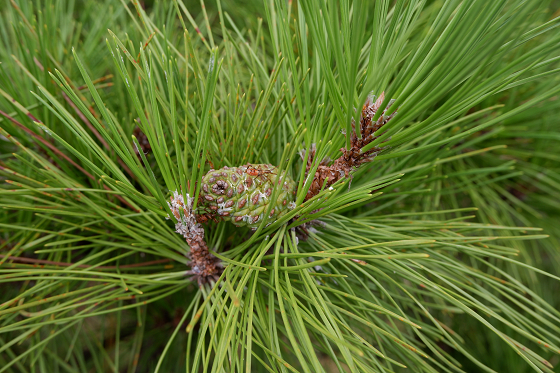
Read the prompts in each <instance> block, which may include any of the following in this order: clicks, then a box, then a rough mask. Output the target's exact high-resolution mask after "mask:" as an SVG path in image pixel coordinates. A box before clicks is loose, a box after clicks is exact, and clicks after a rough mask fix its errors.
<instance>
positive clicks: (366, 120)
mask: <svg viewBox="0 0 560 373" xmlns="http://www.w3.org/2000/svg"><path fill="white" fill-rule="evenodd" d="M384 98H385V93H382V94H381V96H379V98H378V99H377V100H376V101H375V102H373V99H372V97H368V99H367V101H366V102H365V104H364V106H363V107H362V114H361V117H360V128H359V130H360V134H361V138H358V136H357V135H356V124H355V122H354V120H353V119H352V134H351V136H350V149H346V148H342V149H340V151H341V152H342V155H341V156H340V157H339V158H338V159H337V160H335V161H334V163H333V164H332V165H330V166H329V165H328V163H330V162H329V161H330V160H328V159H323V160H321V162H320V163H319V166H318V167H317V171H315V175H314V177H313V181H312V182H311V186H310V188H309V190H308V191H307V195H306V196H305V200H306V201H307V200H308V199H311V198H313V197H314V196H316V195H317V194H319V192H320V191H321V188H322V187H323V185H324V186H325V188H328V187H330V186H331V185H332V184H334V183H336V182H337V181H338V180H340V179H342V178H344V177H349V176H350V171H352V170H353V169H354V168H357V167H359V166H360V165H362V164H364V163H367V162H371V161H372V160H373V159H374V158H375V156H376V155H377V153H378V152H379V151H381V150H382V148H381V147H378V146H376V147H373V148H371V149H370V150H368V151H366V152H363V153H362V152H361V151H362V148H364V147H365V146H366V145H368V144H370V143H371V142H372V141H373V140H375V139H376V138H378V137H379V136H375V135H374V134H375V132H376V131H378V130H379V129H380V128H381V127H383V126H384V125H385V124H386V123H387V122H388V121H389V120H390V119H391V118H393V116H395V114H396V112H394V113H393V114H391V115H388V116H386V115H385V113H386V111H387V110H388V109H389V108H390V106H391V105H392V103H393V100H391V101H390V102H389V104H388V105H387V107H386V108H385V110H384V111H383V115H380V116H379V118H378V119H377V120H376V121H375V122H374V121H372V119H373V117H374V115H375V113H376V112H377V110H379V108H380V107H381V104H382V103H383V100H384ZM315 156H316V149H315V146H312V147H311V151H310V154H309V157H308V158H307V166H306V168H307V173H309V171H310V170H311V168H312V165H313V161H314V159H315Z"/></svg>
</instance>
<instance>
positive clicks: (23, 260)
mask: <svg viewBox="0 0 560 373" xmlns="http://www.w3.org/2000/svg"><path fill="white" fill-rule="evenodd" d="M0 258H6V259H7V260H12V261H14V262H21V263H32V264H42V265H45V264H46V265H53V266H59V267H70V266H73V265H74V263H64V262H53V261H51V260H43V259H33V258H22V257H18V256H9V255H2V254H0ZM170 261H171V259H159V260H152V261H150V262H144V263H134V264H125V265H121V266H119V268H136V267H144V266H148V265H154V264H162V263H168V262H170ZM76 267H78V268H90V267H92V266H89V265H87V264H79V265H77V266H76ZM95 268H97V269H116V268H117V266H96V267H95Z"/></svg>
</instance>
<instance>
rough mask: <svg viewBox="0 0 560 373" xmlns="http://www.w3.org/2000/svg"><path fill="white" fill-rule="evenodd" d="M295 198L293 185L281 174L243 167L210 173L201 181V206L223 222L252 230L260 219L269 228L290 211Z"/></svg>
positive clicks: (261, 166)
mask: <svg viewBox="0 0 560 373" xmlns="http://www.w3.org/2000/svg"><path fill="white" fill-rule="evenodd" d="M275 185H277V186H278V188H277V189H276V192H275V190H274V186H275ZM295 194H296V184H295V182H294V181H293V180H292V178H291V177H289V176H288V175H287V174H286V173H285V172H283V173H282V174H281V175H279V174H278V169H277V168H276V167H274V166H272V165H269V164H247V165H245V166H240V167H223V168H221V169H219V170H210V171H209V172H208V173H207V174H206V175H205V176H204V177H203V178H202V186H201V205H202V206H204V207H205V208H206V209H207V210H209V212H210V213H213V214H217V215H219V216H220V217H221V218H222V219H223V220H229V221H231V222H232V223H233V224H235V225H237V226H240V227H241V226H247V227H249V228H252V229H256V228H257V227H258V226H259V225H260V224H261V222H262V221H263V219H266V220H267V221H268V224H270V223H273V222H274V221H276V220H277V219H278V218H279V217H281V216H282V215H284V214H286V213H287V212H288V211H289V210H290V209H293V207H294V196H295ZM270 205H272V206H270Z"/></svg>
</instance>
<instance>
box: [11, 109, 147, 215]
mask: <svg viewBox="0 0 560 373" xmlns="http://www.w3.org/2000/svg"><path fill="white" fill-rule="evenodd" d="M0 115H3V116H4V117H6V118H7V119H8V120H9V121H10V122H12V123H13V124H15V125H16V126H17V127H18V128H20V129H22V130H23V131H24V132H25V133H27V134H29V135H31V137H33V138H34V139H36V140H38V141H40V142H41V143H42V144H43V145H45V146H46V147H48V148H49V149H51V150H52V151H53V152H54V153H55V154H57V155H59V156H60V157H62V158H64V159H65V160H67V161H68V162H70V163H71V164H72V165H73V166H74V167H76V168H77V169H78V170H80V171H81V172H82V173H83V174H84V175H86V176H87V177H88V178H90V179H91V180H94V181H95V177H94V176H93V175H92V174H90V173H89V172H87V171H86V170H84V169H83V167H81V166H80V165H79V164H77V163H76V162H74V161H73V160H72V159H70V157H68V156H67V155H66V154H64V153H63V152H61V151H60V150H59V149H58V148H57V147H56V146H54V145H53V144H51V143H50V142H48V141H47V140H45V139H44V138H42V137H41V136H39V135H37V134H36V133H35V132H33V131H31V130H30V129H29V128H27V127H25V126H24V125H23V124H21V123H19V122H18V121H17V120H15V119H14V118H12V117H11V116H9V115H8V114H7V113H5V112H3V111H2V110H0ZM27 116H28V117H30V118H31V119H32V120H33V121H35V122H37V123H41V124H42V122H41V121H40V120H39V119H37V118H35V117H34V116H33V115H32V114H31V113H27ZM103 188H105V189H106V190H112V189H111V188H109V187H108V186H106V185H103ZM115 197H117V199H118V200H119V201H121V202H122V203H123V204H125V205H126V206H128V207H129V208H131V209H132V210H133V211H136V212H140V210H138V209H136V208H134V207H133V206H132V205H131V204H130V203H128V202H127V201H126V200H125V199H124V198H122V197H121V196H119V195H115Z"/></svg>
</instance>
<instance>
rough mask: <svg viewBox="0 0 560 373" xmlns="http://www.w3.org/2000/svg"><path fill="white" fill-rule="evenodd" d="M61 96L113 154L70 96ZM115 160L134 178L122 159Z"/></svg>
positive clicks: (63, 94) (64, 94)
mask: <svg viewBox="0 0 560 373" xmlns="http://www.w3.org/2000/svg"><path fill="white" fill-rule="evenodd" d="M62 97H64V99H65V100H66V102H67V103H68V105H70V106H71V107H72V109H74V111H75V112H76V114H77V115H78V117H80V119H81V120H82V122H84V123H85V125H86V126H87V127H88V128H89V129H90V130H91V132H93V134H94V135H95V137H97V139H98V140H99V141H100V142H101V144H103V147H104V148H105V149H106V150H107V151H109V152H110V153H111V154H113V151H112V150H111V148H110V147H109V144H107V141H105V139H104V138H103V136H101V134H100V133H99V132H98V131H97V129H96V128H95V127H94V126H93V125H92V124H91V122H90V121H89V120H88V119H87V118H86V116H85V115H84V114H83V113H82V112H81V111H80V110H79V109H78V107H77V106H76V105H74V103H73V102H72V100H70V98H69V97H68V96H67V95H66V93H64V92H62ZM117 161H118V162H119V164H120V165H121V166H122V168H123V169H124V170H125V171H126V172H127V173H128V174H129V175H130V176H131V177H132V178H133V179H135V180H136V175H134V173H133V172H132V171H131V170H130V168H128V166H127V165H126V163H124V162H123V160H122V159H120V158H117Z"/></svg>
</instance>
